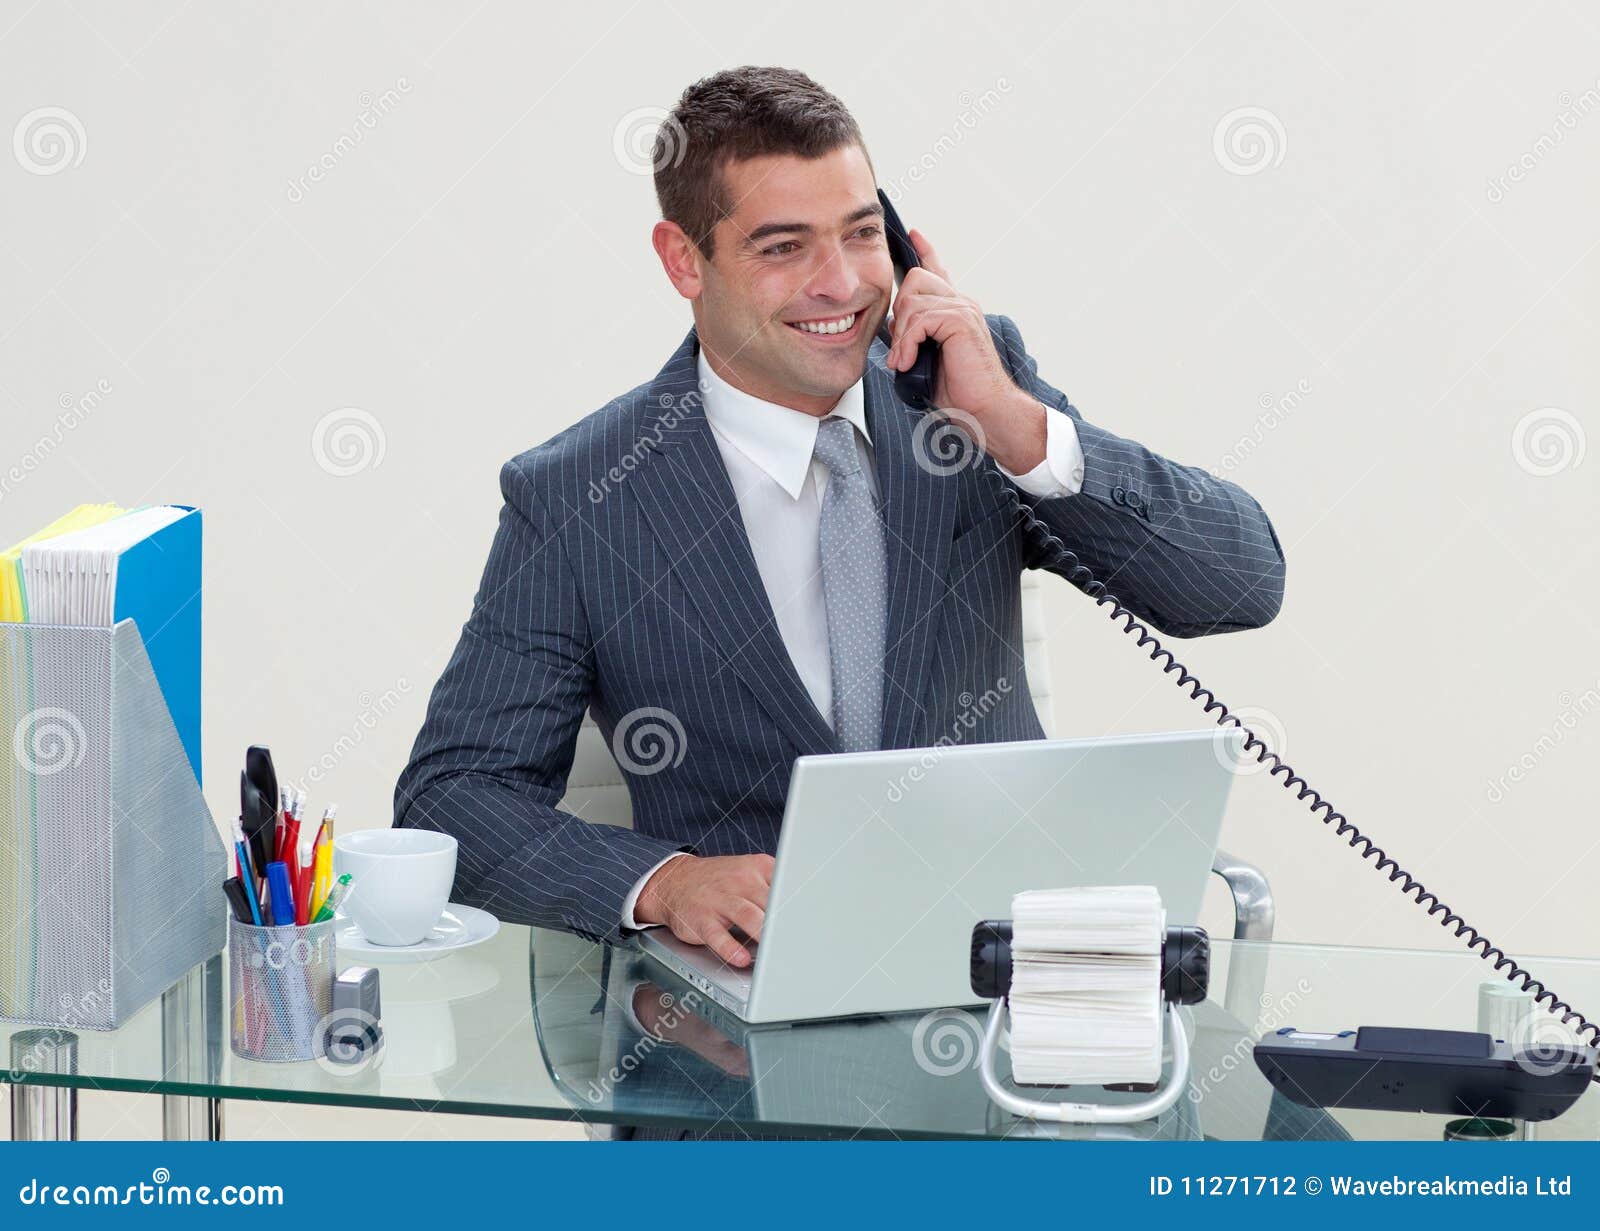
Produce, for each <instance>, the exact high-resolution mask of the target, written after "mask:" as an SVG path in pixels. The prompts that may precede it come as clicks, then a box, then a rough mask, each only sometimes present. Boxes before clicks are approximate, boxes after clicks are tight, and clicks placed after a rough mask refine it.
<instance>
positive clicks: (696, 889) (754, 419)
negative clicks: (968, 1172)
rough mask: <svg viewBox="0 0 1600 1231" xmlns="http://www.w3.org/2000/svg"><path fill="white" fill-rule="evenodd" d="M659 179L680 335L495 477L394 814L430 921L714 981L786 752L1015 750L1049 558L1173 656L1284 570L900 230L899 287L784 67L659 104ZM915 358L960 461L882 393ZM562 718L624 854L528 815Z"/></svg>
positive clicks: (1217, 628)
mask: <svg viewBox="0 0 1600 1231" xmlns="http://www.w3.org/2000/svg"><path fill="white" fill-rule="evenodd" d="M656 168H657V170H656V174H655V184H656V193H657V196H658V198H659V201H660V205H661V212H662V221H661V222H659V223H657V224H656V226H655V229H654V232H653V234H652V239H653V242H654V245H655V251H656V254H657V256H658V257H659V258H660V261H661V265H662V268H663V270H664V271H665V273H666V275H667V278H668V279H669V280H670V281H671V283H672V285H673V287H674V288H675V289H676V290H677V291H678V293H679V294H680V295H682V296H683V297H684V298H685V299H687V300H688V301H689V303H690V306H691V311H692V314H693V317H694V328H693V330H691V331H690V333H689V335H688V337H687V338H686V339H685V340H684V342H683V344H682V345H681V346H680V347H679V348H678V350H677V352H676V353H675V354H674V355H673V356H672V357H671V358H670V359H669V360H668V361H667V364H666V366H665V367H663V368H662V369H661V371H660V373H659V374H658V375H657V376H656V377H655V379H654V380H652V381H650V382H648V383H646V384H644V385H641V386H639V387H638V388H636V389H634V390H632V391H631V392H629V393H626V394H624V395H623V396H622V397H620V398H618V399H617V400H616V401H614V402H612V403H610V404H609V405H607V406H605V407H604V408H602V409H601V410H599V411H597V412H595V413H594V414H592V415H590V416H588V417H587V418H585V419H583V420H582V421H581V422H579V423H577V424H576V425H574V426H573V427H571V428H569V429H567V430H566V431H564V432H562V433H560V434H559V435H557V436H556V437H555V438H553V439H552V440H549V441H547V442H546V443H544V444H542V445H540V446H538V447H536V448H534V449H531V450H529V451H528V452H526V453H524V454H522V455H521V456H519V457H517V458H514V459H513V460H511V461H510V462H508V463H506V465H505V466H504V468H503V469H502V470H501V473H500V485H501V490H502V492H503V494H504V496H505V505H504V508H503V509H502V511H501V516H500V526H499V531H498V533H497V535H496V537H495V540H494V545H493V547H492V548H491V549H490V553H489V560H488V564H487V567H486V569H485V571H484V576H483V581H482V585H481V587H480V588H479V591H478V595H477V599H476V602H475V604H474V607H473V611H472V615H471V618H470V619H469V620H468V622H467V624H466V627H465V628H464V630H463V632H462V635H461V640H460V643H459V644H458V646H457V647H456V651H455V654H454V656H453V657H452V658H451V660H450V663H449V665H448V666H447V667H446V668H445V672H444V675H443V677H442V678H441V679H440V681H439V683H438V686H437V687H436V688H435V690H434V693H433V696H432V699H431V701H430V703H429V707H428V714H427V719H426V721H425V723H424V725H423V728H422V731H421V734H420V735H419V736H418V737H417V742H416V746H415V748H414V749H413V752H412V758H411V763H410V765H408V766H407V768H406V770H405V772H404V773H403V774H402V775H401V778H400V781H399V785H398V788H397V790H396V797H395V824H396V825H405V826H418V827H425V828H431V829H438V830H442V831H444V832H446V833H450V834H454V835H455V836H456V837H457V838H458V839H459V840H460V858H459V865H458V870H457V874H456V886H455V895H456V899H457V900H459V901H463V902H467V903H472V904H476V905H481V906H483V907H485V908H486V909H489V910H491V911H493V912H494V913H495V914H497V915H499V916H500V917H502V918H507V919H511V920H514V921H520V922H526V923H532V924H538V925H543V926H547V927H555V928H564V929H567V930H570V931H572V932H576V933H578V934H580V935H583V936H587V937H591V938H595V939H621V938H622V937H623V936H624V935H625V934H627V933H628V932H629V931H630V930H633V929H637V928H640V927H649V926H655V925H661V926H665V927H668V928H670V929H671V930H672V931H673V932H674V933H675V934H676V935H678V936H679V937H681V938H682V939H684V940H686V941H690V942H694V943H701V944H706V945H709V946H710V947H711V948H712V949H713V950H715V951H716V953H717V954H718V955H719V956H721V957H722V958H723V959H724V960H726V961H728V962H731V963H733V964H735V965H745V964H747V963H748V962H749V961H750V956H749V952H748V950H747V949H746V947H745V945H744V943H742V942H743V941H744V940H753V939H755V938H757V937H759V936H760V933H761V926H762V920H763V913H764V910H765V907H766V900H767V891H768V885H769V883H770V880H771V875H772V858H771V852H772V851H774V850H775V849H776V847H777V842H778V830H779V825H780V822H781V819H782V815H783V805H784V795H785V792H786V790H787V786H788V781H789V774H790V769H791V766H792V764H793V762H794V760H795V758H796V757H797V756H801V755H805V754H811V753H823V752H832V751H852V750H859V749H865V748H880V747H881V748H908V747H922V746H927V745H931V744H934V743H936V742H939V741H941V740H944V741H945V742H949V741H952V740H953V741H955V742H959V743H974V742H989V741H996V740H1018V739H1036V738H1040V737H1042V735H1043V731H1042V729H1041V727H1040V725H1039V720H1038V716H1037V715H1036V713H1035V712H1034V709H1033V706H1032V703H1031V701H1030V699H1029V697H1028V693H1027V688H1026V685H1025V676H1024V670H1023V658H1022V640H1021V598H1020V592H1019V578H1020V575H1021V571H1022V570H1023V569H1024V568H1035V567H1044V568H1050V569H1053V570H1057V571H1061V572H1063V574H1064V575H1067V576H1068V577H1069V579H1071V580H1074V581H1075V582H1077V583H1079V584H1083V577H1082V574H1081V572H1080V573H1077V574H1074V573H1073V572H1072V571H1071V569H1070V567H1069V562H1064V561H1063V559H1062V558H1061V551H1062V549H1063V547H1064V548H1066V549H1070V551H1071V552H1073V553H1075V555H1076V557H1077V560H1078V561H1079V562H1081V564H1082V565H1083V566H1086V567H1087V568H1088V569H1090V570H1091V571H1092V572H1093V574H1094V576H1095V578H1097V579H1098V581H1099V582H1100V583H1102V584H1104V585H1105V586H1106V587H1107V588H1108V589H1110V590H1111V592H1113V593H1115V594H1116V595H1117V596H1118V597H1119V599H1120V600H1121V602H1122V603H1123V604H1124V606H1125V607H1127V608H1128V609H1129V610H1131V611H1132V612H1134V613H1136V614H1137V615H1138V617H1139V618H1140V619H1141V620H1143V621H1144V622H1146V623H1147V624H1149V625H1150V626H1152V627H1153V628H1155V629H1157V630H1159V631H1161V632H1164V633H1168V634H1172V635H1175V636H1198V635H1202V634H1207V633H1216V632H1230V631H1234V630H1238V629H1248V628H1257V627H1259V626H1261V625H1263V624H1265V623H1267V622H1268V621H1269V620H1271V619H1272V618H1273V616H1274V615H1276V614H1277V611H1278V608H1279V605H1280V602H1281V600H1282V594H1283V572H1284V566H1283V555H1282V551H1281V550H1280V548H1279V545H1278V541H1277V537H1276V535H1275V534H1274V533H1273V530H1272V526H1271V524H1270V523H1269V522H1268V520H1267V516H1266V514H1265V513H1264V512H1263V511H1262V510H1261V508H1260V506H1259V505H1257V504H1256V502H1255V501H1254V500H1252V499H1251V498H1250V497H1249V496H1248V495H1247V494H1246V493H1245V492H1244V491H1242V490H1241V489H1240V488H1238V487H1237V486H1235V485H1233V484H1231V483H1226V482H1221V481H1218V480H1215V479H1212V478H1211V477H1210V476H1209V475H1207V474H1205V473H1204V472H1203V471H1200V470H1197V469H1194V468H1192V467H1187V466H1182V465H1178V464H1177V463H1174V462H1170V461H1167V460H1166V459H1164V458H1161V457H1159V456H1157V455H1155V454H1154V453H1152V452H1150V451H1149V450H1147V449H1145V448H1144V447H1143V446H1141V445H1139V444H1136V443H1134V442H1132V441H1129V440H1125V439H1122V438H1120V437H1118V436H1115V435H1113V434H1112V433H1110V432H1108V431H1106V430H1105V429H1103V428H1100V427H1097V426H1093V425H1091V424H1089V423H1088V422H1086V421H1085V420H1084V419H1083V418H1082V416H1081V415H1080V414H1079V413H1078V411H1077V410H1076V409H1075V408H1074V407H1072V406H1071V405H1070V404H1069V403H1068V401H1067V399H1066V397H1065V396H1064V395H1063V394H1061V393H1059V392H1058V391H1057V390H1055V389H1054V388H1052V387H1051V386H1050V385H1048V384H1046V383H1045V382H1044V381H1043V380H1042V379H1041V378H1040V377H1039V375H1038V373H1037V371H1036V366H1035V363H1034V361H1033V359H1032V358H1031V357H1030V356H1029V355H1028V353H1027V351H1026V350H1025V349H1024V347H1023V343H1022V338H1021V336H1020V334H1019V332H1018V330H1017V327H1016V326H1015V325H1014V324H1013V323H1012V322H1011V321H1010V320H1008V319H1006V318H1005V317H1003V316H985V315H984V313H983V311H982V310H981V309H980V308H979V306H978V305H977V304H976V303H974V302H973V301H972V300H971V299H970V298H968V297H966V296H964V295H962V294H961V293H960V291H959V290H958V289H957V288H956V285H955V282H954V280H953V279H952V277H951V275H950V273H949V271H947V270H946V269H945V268H944V266H943V264H942V263H941V261H940V259H939V256H938V254H937V253H936V252H935V250H934V248H933V247H932V245H931V244H930V243H929V242H928V240H927V239H926V237H924V236H922V235H921V234H920V233H917V232H913V236H912V237H913V240H914V242H915V245H916V247H917V251H918V253H919V255H920V257H921V262H922V266H923V268H921V269H918V270H913V271H912V272H911V273H910V274H909V276H908V277H907V278H906V279H905V281H904V284H903V286H902V287H901V289H900V291H899V294H898V297H896V295H895V288H894V275H893V270H892V267H891V263H890V259H889V253H888V249H887V247H886V244H885V239H884V225H883V217H882V212H881V209H880V207H879V205H878V202H877V198H876V192H875V183H874V175H873V170H872V164H871V162H870V160H869V158H868V156H867V151H866V147H865V143H864V142H863V140H862V136H861V133H860V131H859V129H858V128H857V126H856V123H855V121H854V120H853V119H852V118H851V117H850V114H849V113H848V112H847V111H846V110H845V108H844V106H843V104H841V103H840V102H839V100H838V99H836V98H835V97H833V95H831V94H829V93H828V92H827V91H826V90H824V89H822V88H821V87H820V86H818V85H816V83H814V82H813V81H811V80H810V78H808V77H806V76H805V75H804V74H802V73H799V72H794V71H791V70H786V69H776V68H740V69H734V70H731V71H728V72H723V73H719V74H717V75H716V76H713V77H710V78H707V79H706V80H704V81H700V82H698V83H696V84H695V85H693V86H691V87H689V89H688V90H686V91H685V92H684V94H683V97H682V99H681V100H680V101H679V103H678V105H677V108H676V109H675V111H674V112H673V114H672V116H671V118H670V119H669V120H668V122H667V123H666V125H665V126H664V127H663V130H662V134H661V136H660V137H659V138H658V142H657V160H656ZM891 305H892V306H893V309H894V311H893V315H892V318H891V315H890V308H891ZM926 338H932V339H934V340H936V341H937V342H938V343H939V344H940V348H941V363H940V375H939V386H938V391H937V399H936V401H937V404H938V405H939V406H940V407H948V408H952V409H951V410H950V411H949V415H950V417H951V418H952V419H953V421H954V422H956V423H958V424H960V425H962V427H963V428H964V429H965V434H964V435H963V436H962V437H961V438H960V440H959V441H955V440H953V439H952V438H949V437H947V436H943V435H941V433H942V432H944V431H946V430H947V428H946V427H945V426H944V421H943V420H942V419H941V418H940V417H939V416H929V415H928V414H926V413H924V412H918V411H913V410H911V409H910V408H909V407H907V406H906V405H905V404H904V403H903V402H901V401H900V400H899V399H898V398H897V397H896V395H895V392H894V374H895V372H897V371H899V370H902V369H904V368H906V367H908V366H909V365H910V363H911V362H912V360H913V359H914V357H915V355H916V351H917V348H918V345H919V343H920V342H922V341H923V340H924V339H926ZM962 442H970V443H966V444H965V445H964V449H965V451H964V453H961V452H960V450H961V449H962V447H963V444H962ZM953 445H954V446H955V447H956V448H957V450H958V455H954V456H953V455H952V452H951V449H952V446H953ZM977 697H985V698H993V697H998V700H997V701H996V702H995V703H994V704H992V705H984V706H975V705H974V698H977ZM589 709H592V710H593V712H594V715H595V717H596V720H597V721H598V723H599V725H600V728H601V730H602V731H603V732H604V734H605V736H606V738H607V739H608V740H609V741H610V742H611V745H612V747H613V749H614V750H616V751H617V752H618V760H619V762H620V763H621V764H622V766H623V769H624V771H625V772H626V773H627V779H628V789H629V794H630V797H631V800H632V804H633V817H634V828H633V829H631V830H630V829H622V828H617V827H613V826H605V825H591V824H586V823H585V822H583V821H580V820H578V819H576V818H575V817H572V816H570V815H568V814H566V813H563V812H561V811H559V810H558V809H557V807H556V805H557V803H558V801H559V800H560V799H561V797H562V795H563V793H564V789H565V784H566V776H567V773H568V770H569V769H570V767H571V764H572V756H573V748H574V744H575V741H576V738H577V734H578V728H579V726H580V724H581V722H582V720H583V716H584V713H585V711H586V710H589ZM884 872H885V875H892V874H893V870H892V869H885V870H884Z"/></svg>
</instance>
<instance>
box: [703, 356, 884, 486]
mask: <svg viewBox="0 0 1600 1231" xmlns="http://www.w3.org/2000/svg"><path fill="white" fill-rule="evenodd" d="M698 362H699V375H700V388H701V389H702V390H704V392H705V407H706V419H707V420H708V421H709V422H710V424H711V426H712V428H713V429H715V430H716V432H717V433H718V434H719V435H721V436H722V437H723V438H724V439H726V440H727V441H728V442H729V443H731V444H732V445H733V446H734V448H736V449H738V450H739V452H741V453H743V454H744V455H745V456H746V457H748V458H749V459H750V460H751V461H752V462H754V463H755V464H756V465H757V466H759V467H760V468H761V469H762V471H764V472H765V473H766V474H767V475H768V476H769V477H770V478H771V479H772V481H773V482H774V483H776V484H777V485H778V486H779V487H781V488H783V490H784V491H786V492H788V493H789V496H790V498H791V499H794V500H798V499H799V498H800V489H801V488H802V487H804V486H805V481H806V474H807V472H808V471H809V470H810V469H811V455H812V452H813V451H814V450H815V449H816V447H817V429H818V427H819V426H820V425H821V422H822V420H820V419H819V418H817V416H816V415H808V414H807V413H806V412H805V411H803V410H795V409H794V408H793V407H790V406H779V405H778V404H777V403H776V402H766V401H763V400H762V399H760V398H758V397H753V396H751V395H750V394H748V393H746V392H744V390H742V389H736V388H734V387H733V386H732V385H730V384H729V383H728V382H727V381H725V380H723V379H722V377H720V376H718V375H717V374H716V373H715V372H714V371H712V370H711V365H710V363H708V362H707V361H706V353H705V350H704V349H703V348H702V349H701V351H700V356H699V360H698ZM863 379H864V378H863ZM828 413H829V414H832V415H837V416H838V417H839V418H841V419H848V420H849V421H850V422H851V423H852V424H854V425H855V429H856V431H858V432H860V433H861V436H862V439H864V440H865V441H866V442H867V443H868V444H871V443H872V436H871V434H870V433H869V432H868V431H867V414H866V399H865V395H864V393H863V383H862V381H860V380H858V381H856V383H855V384H853V385H851V386H850V387H849V388H848V389H846V390H845V391H844V392H843V393H842V394H840V395H839V401H838V403H837V404H836V405H835V406H834V408H833V409H832V410H831V411H829V412H828Z"/></svg>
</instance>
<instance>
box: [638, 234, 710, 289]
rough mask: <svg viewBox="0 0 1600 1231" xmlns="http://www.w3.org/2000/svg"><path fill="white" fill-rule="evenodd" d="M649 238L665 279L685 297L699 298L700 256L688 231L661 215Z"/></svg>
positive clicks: (701, 282) (701, 284) (700, 283)
mask: <svg viewBox="0 0 1600 1231" xmlns="http://www.w3.org/2000/svg"><path fill="white" fill-rule="evenodd" d="M650 242H651V244H652V245H654V247H655V250H656V255H657V256H658V257H660V258H661V268H662V269H664V270H665V271H666V274H667V280H668V281H669V282H671V283H672V285H673V286H674V287H675V288H676V289H677V292H678V294H680V295H682V296H683V297H684V298H685V299H699V298H700V292H701V291H702V290H703V289H704V288H705V280H704V277H703V275H702V273H701V268H700V262H701V261H702V260H703V259H704V258H703V257H702V256H701V255H700V249H698V248H696V247H695V246H694V241H693V240H691V239H690V238H689V236H688V234H687V233H686V232H685V231H684V229H683V228H682V227H680V226H679V225H678V224H677V223H676V222H668V221H666V219H662V220H661V221H660V222H658V223H656V225H655V229H654V230H652V231H651V232H650Z"/></svg>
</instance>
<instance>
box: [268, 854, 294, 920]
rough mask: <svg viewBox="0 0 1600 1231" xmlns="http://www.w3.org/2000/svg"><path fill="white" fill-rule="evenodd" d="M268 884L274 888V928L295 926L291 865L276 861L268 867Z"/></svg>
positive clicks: (279, 860)
mask: <svg viewBox="0 0 1600 1231" xmlns="http://www.w3.org/2000/svg"><path fill="white" fill-rule="evenodd" d="M267 884H269V885H271V886H272V890H271V893H272V926H273V927H284V926H286V925H287V926H292V925H293V924H294V891H293V890H292V889H290V888H289V865H288V864H286V863H284V862H283V860H281V859H274V860H273V861H272V862H271V863H269V864H268V865H267Z"/></svg>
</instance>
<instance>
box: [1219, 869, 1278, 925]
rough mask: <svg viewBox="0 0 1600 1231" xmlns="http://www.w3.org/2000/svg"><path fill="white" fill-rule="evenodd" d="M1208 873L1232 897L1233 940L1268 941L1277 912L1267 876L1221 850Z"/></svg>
mask: <svg viewBox="0 0 1600 1231" xmlns="http://www.w3.org/2000/svg"><path fill="white" fill-rule="evenodd" d="M1211 870H1212V871H1213V872H1215V873H1216V874H1217V875H1218V876H1220V877H1222V879H1223V881H1224V882H1225V883H1226V884H1227V886H1228V892H1229V893H1231V894H1232V895H1233V938H1234V939H1235V940H1271V939H1272V926H1273V924H1274V923H1275V922H1276V921H1277V909H1276V907H1274V906H1273V904H1272V886H1271V885H1269V884H1268V883H1267V874H1266V873H1265V872H1263V871H1262V870H1261V869H1260V868H1258V867H1256V866H1255V864H1253V863H1246V862H1245V861H1244V860H1243V859H1240V858H1238V857H1237V856H1234V855H1230V854H1228V852H1227V851H1223V850H1219V851H1218V852H1217V853H1216V855H1215V856H1214V857H1213V858H1212V860H1211Z"/></svg>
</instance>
